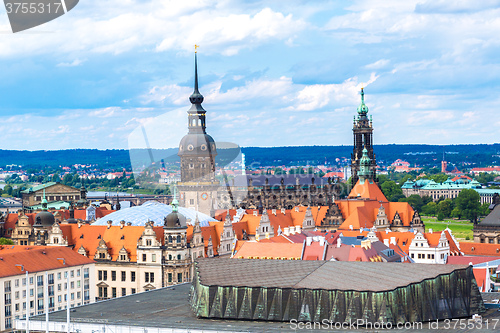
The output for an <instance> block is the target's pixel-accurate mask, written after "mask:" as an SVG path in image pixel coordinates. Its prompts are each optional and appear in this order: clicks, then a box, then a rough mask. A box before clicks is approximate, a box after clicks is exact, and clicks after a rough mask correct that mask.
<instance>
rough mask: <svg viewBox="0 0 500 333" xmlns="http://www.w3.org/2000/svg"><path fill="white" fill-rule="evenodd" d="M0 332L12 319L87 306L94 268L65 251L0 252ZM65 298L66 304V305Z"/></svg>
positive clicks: (92, 292)
mask: <svg viewBox="0 0 500 333" xmlns="http://www.w3.org/2000/svg"><path fill="white" fill-rule="evenodd" d="M0 256H1V258H2V260H0V288H1V290H2V294H3V297H1V298H0V309H1V311H0V318H1V319H0V331H2V332H3V331H11V328H12V323H13V321H14V320H15V319H21V318H25V317H26V313H27V311H26V308H27V306H26V302H28V307H29V316H34V315H37V314H41V313H45V311H46V310H48V311H50V312H52V311H56V310H62V309H65V308H66V307H67V305H68V304H69V306H70V307H75V306H80V305H84V304H89V303H91V302H93V301H94V299H95V280H94V274H95V272H94V270H95V264H94V262H93V261H92V260H91V259H88V258H85V257H83V256H81V255H79V254H77V253H75V252H74V251H72V250H71V249H69V248H66V247H52V248H51V247H40V246H36V247H25V246H22V247H21V246H14V247H12V246H9V247H8V248H7V247H3V248H1V249H0ZM68 297H69V301H68Z"/></svg>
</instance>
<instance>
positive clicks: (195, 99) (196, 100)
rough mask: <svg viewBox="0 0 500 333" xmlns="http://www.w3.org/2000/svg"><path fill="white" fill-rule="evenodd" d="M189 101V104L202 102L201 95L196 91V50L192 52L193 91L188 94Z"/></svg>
mask: <svg viewBox="0 0 500 333" xmlns="http://www.w3.org/2000/svg"><path fill="white" fill-rule="evenodd" d="M189 101H190V102H191V104H201V103H203V95H202V94H200V92H199V91H198V57H197V53H196V52H195V53H194V91H193V93H192V94H191V96H189Z"/></svg>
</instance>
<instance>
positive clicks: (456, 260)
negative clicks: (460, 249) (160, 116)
mask: <svg viewBox="0 0 500 333" xmlns="http://www.w3.org/2000/svg"><path fill="white" fill-rule="evenodd" d="M498 259H500V257H476V256H455V257H448V262H447V264H449V265H469V264H470V263H472V265H477V264H482V263H483V262H489V261H493V260H498Z"/></svg>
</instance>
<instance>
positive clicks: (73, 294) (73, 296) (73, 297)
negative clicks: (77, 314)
mask: <svg viewBox="0 0 500 333" xmlns="http://www.w3.org/2000/svg"><path fill="white" fill-rule="evenodd" d="M71 300H72V301H74V300H75V293H71Z"/></svg>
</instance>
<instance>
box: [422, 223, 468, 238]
mask: <svg viewBox="0 0 500 333" xmlns="http://www.w3.org/2000/svg"><path fill="white" fill-rule="evenodd" d="M422 221H424V223H425V231H426V232H428V231H429V229H432V230H433V231H442V230H444V229H446V227H448V228H450V230H451V231H452V233H453V235H454V236H455V238H457V240H472V228H473V227H474V224H472V223H470V222H469V221H467V220H452V219H448V220H444V221H438V220H437V219H436V218H433V217H422Z"/></svg>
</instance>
